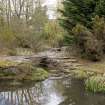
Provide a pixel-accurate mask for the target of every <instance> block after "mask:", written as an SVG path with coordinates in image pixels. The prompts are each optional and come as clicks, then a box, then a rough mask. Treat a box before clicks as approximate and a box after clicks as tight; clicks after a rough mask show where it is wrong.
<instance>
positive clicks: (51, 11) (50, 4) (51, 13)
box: [44, 0, 57, 19]
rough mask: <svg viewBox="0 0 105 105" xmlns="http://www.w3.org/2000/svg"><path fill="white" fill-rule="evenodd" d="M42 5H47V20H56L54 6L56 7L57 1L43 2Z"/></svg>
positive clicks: (47, 0) (46, 0)
mask: <svg viewBox="0 0 105 105" xmlns="http://www.w3.org/2000/svg"><path fill="white" fill-rule="evenodd" d="M44 5H47V7H48V11H47V14H48V16H49V19H55V18H56V12H55V9H56V6H57V0H45V3H44Z"/></svg>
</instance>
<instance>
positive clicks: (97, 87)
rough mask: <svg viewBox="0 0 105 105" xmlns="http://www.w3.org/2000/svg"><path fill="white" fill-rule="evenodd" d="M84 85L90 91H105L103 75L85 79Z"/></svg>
mask: <svg viewBox="0 0 105 105" xmlns="http://www.w3.org/2000/svg"><path fill="white" fill-rule="evenodd" d="M85 85H86V89H88V90H90V91H92V92H105V77H102V76H92V77H90V78H89V79H87V80H86V82H85Z"/></svg>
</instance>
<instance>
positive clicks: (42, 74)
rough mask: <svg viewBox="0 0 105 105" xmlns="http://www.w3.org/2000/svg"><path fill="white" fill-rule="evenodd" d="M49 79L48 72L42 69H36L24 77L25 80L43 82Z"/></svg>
mask: <svg viewBox="0 0 105 105" xmlns="http://www.w3.org/2000/svg"><path fill="white" fill-rule="evenodd" d="M46 78H48V72H47V71H46V70H44V69H42V68H36V69H34V70H32V72H31V73H29V74H27V75H26V76H25V77H24V80H31V81H41V80H44V79H46Z"/></svg>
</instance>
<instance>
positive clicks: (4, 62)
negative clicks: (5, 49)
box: [0, 60, 18, 68]
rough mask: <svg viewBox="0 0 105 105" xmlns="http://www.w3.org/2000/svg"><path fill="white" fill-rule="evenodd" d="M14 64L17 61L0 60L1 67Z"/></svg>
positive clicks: (16, 63)
mask: <svg viewBox="0 0 105 105" xmlns="http://www.w3.org/2000/svg"><path fill="white" fill-rule="evenodd" d="M16 65H18V62H12V61H8V60H3V61H0V67H1V68H6V67H11V66H16Z"/></svg>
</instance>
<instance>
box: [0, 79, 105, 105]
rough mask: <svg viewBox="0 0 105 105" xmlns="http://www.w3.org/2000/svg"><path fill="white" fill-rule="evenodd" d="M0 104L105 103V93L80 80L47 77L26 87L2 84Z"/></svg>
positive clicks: (71, 104)
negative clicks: (99, 92)
mask: <svg viewBox="0 0 105 105" xmlns="http://www.w3.org/2000/svg"><path fill="white" fill-rule="evenodd" d="M0 105H105V95H104V94H93V93H90V92H88V91H86V90H85V88H84V82H83V81H80V80H75V79H71V78H63V79H57V80H52V79H47V80H45V81H43V82H37V83H32V85H28V84H27V85H25V87H17V88H9V87H8V88H5V86H4V87H3V86H1V87H0Z"/></svg>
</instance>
